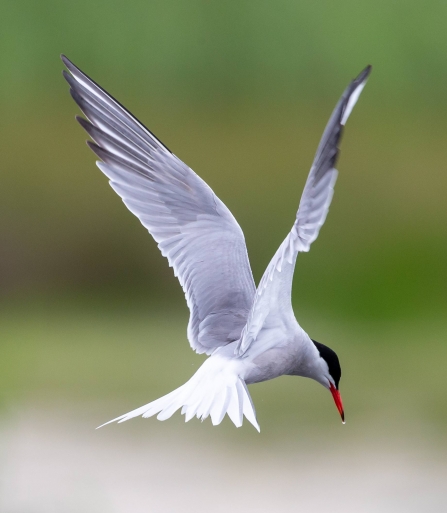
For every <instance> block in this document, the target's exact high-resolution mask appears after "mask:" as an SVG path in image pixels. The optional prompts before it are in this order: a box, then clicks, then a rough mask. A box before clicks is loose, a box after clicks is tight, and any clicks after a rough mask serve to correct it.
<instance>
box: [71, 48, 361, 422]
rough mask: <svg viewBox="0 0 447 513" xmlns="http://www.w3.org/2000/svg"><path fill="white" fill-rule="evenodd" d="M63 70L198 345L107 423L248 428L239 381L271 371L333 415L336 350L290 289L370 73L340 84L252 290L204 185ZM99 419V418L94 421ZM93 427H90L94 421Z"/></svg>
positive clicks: (248, 404) (226, 219)
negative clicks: (327, 398) (189, 361)
mask: <svg viewBox="0 0 447 513" xmlns="http://www.w3.org/2000/svg"><path fill="white" fill-rule="evenodd" d="M62 60H63V62H64V64H65V66H66V67H67V69H68V72H67V71H65V70H64V72H63V74H64V77H65V79H66V80H67V82H68V84H69V85H70V93H71V95H72V97H73V99H74V101H75V102H76V103H77V104H78V106H79V107H80V109H81V111H82V112H83V113H84V115H85V118H86V119H85V118H82V117H77V118H76V119H77V120H78V121H79V123H80V124H81V126H82V127H83V128H84V129H85V130H86V132H87V133H88V135H89V136H90V137H91V139H92V140H93V142H92V141H88V143H87V144H88V145H89V147H90V148H91V149H92V150H93V151H94V153H95V154H96V155H97V156H98V157H99V159H100V160H99V161H98V162H97V166H98V167H99V169H100V170H101V171H102V172H103V173H104V174H105V175H106V176H107V178H108V179H109V183H110V185H111V187H112V188H113V189H114V190H115V192H116V193H117V194H118V195H119V196H120V197H121V199H122V200H123V202H124V204H125V205H126V206H127V208H128V209H129V210H130V211H131V212H132V213H133V214H135V215H136V216H137V217H138V219H139V220H140V221H141V223H142V224H143V226H144V227H145V228H146V229H147V230H148V231H149V233H150V234H151V235H152V237H153V238H154V239H155V240H156V242H157V243H158V247H159V248H160V251H161V252H162V254H163V255H164V256H165V257H166V258H167V259H168V262H169V265H170V266H171V267H173V269H174V273H175V275H176V276H177V277H178V279H179V281H180V284H181V286H182V288H183V291H184V293H185V297H186V302H187V304H188V307H189V309H190V318H189V323H188V329H187V335H188V340H189V343H190V345H191V348H192V349H194V350H195V351H196V352H197V353H205V354H207V355H209V358H208V359H207V360H205V362H204V363H203V364H202V366H201V367H200V368H199V369H198V371H197V372H196V373H195V374H194V375H193V376H192V378H191V379H190V380H189V381H187V382H186V383H185V384H184V385H182V386H181V387H179V388H177V389H176V390H174V391H173V392H171V393H169V394H167V395H165V396H163V397H161V398H159V399H157V400H155V401H152V402H150V403H148V404H146V405H144V406H141V407H140V408H137V409H136V410H133V411H131V412H129V413H126V414H124V415H121V416H119V417H117V418H116V419H113V420H111V421H109V422H106V424H109V423H110V422H115V421H117V422H124V421H126V420H129V419H131V418H133V417H137V416H140V415H141V416H143V417H151V416H153V415H156V414H157V418H158V419H159V420H165V419H168V418H169V417H171V416H172V415H173V414H174V413H175V412H176V411H177V410H179V409H180V408H181V413H182V414H184V415H185V420H186V421H189V420H190V419H191V418H192V417H193V416H197V418H200V419H202V420H204V419H206V418H207V417H208V416H210V417H211V421H212V423H213V425H217V424H220V423H221V422H222V419H223V418H224V417H225V414H228V416H229V417H230V419H231V420H232V421H233V423H234V424H235V425H236V426H237V427H240V426H241V425H242V422H243V417H244V416H245V417H246V418H247V420H248V421H249V422H251V424H253V426H254V427H255V428H256V429H257V430H258V431H259V424H258V422H257V420H256V412H255V408H254V405H253V402H252V399H251V397H250V394H249V391H248V389H247V385H249V384H252V383H259V382H261V381H266V380H269V379H273V378H276V377H278V376H283V375H291V376H303V377H306V378H312V379H314V380H315V381H317V382H318V383H321V385H323V386H324V387H325V388H327V389H328V390H329V391H330V392H331V394H332V397H333V399H334V402H335V405H336V407H337V409H338V411H339V413H340V416H341V419H342V421H343V423H344V410H343V403H342V399H341V396H340V392H339V382H340V377H341V368H340V363H339V360H338V357H337V355H336V353H335V352H334V351H333V350H332V349H330V348H329V347H327V346H325V345H323V344H321V343H319V342H316V341H315V340H312V339H311V338H310V337H309V335H308V334H307V333H306V332H305V331H304V330H303V328H301V326H300V325H299V324H298V322H297V320H296V319H295V315H294V313H293V309H292V301H291V292H292V281H293V272H294V269H295V262H296V258H297V256H298V253H300V252H302V251H309V248H310V245H311V244H312V242H313V241H314V240H315V239H316V238H317V236H318V232H319V231H320V228H321V226H322V225H323V223H324V221H325V218H326V215H327V213H328V209H329V205H330V202H331V199H332V195H333V190H334V185H335V181H336V179H337V170H336V169H335V164H336V161H337V157H338V153H339V143H340V139H341V135H342V132H343V127H344V125H345V123H346V121H347V119H348V117H349V115H350V113H351V111H352V109H353V107H354V105H355V103H356V102H357V100H358V98H359V95H360V93H361V91H362V89H363V87H364V86H365V83H366V80H367V78H368V76H369V74H370V71H371V66H368V67H366V68H365V69H364V70H363V71H362V72H361V73H360V75H359V76H358V77H357V78H355V79H354V80H353V81H352V82H351V83H350V84H349V86H348V87H347V88H346V90H345V91H344V93H343V95H342V97H341V99H340V100H339V102H338V103H337V105H336V107H335V109H334V111H333V113H332V115H331V117H330V119H329V122H328V124H327V126H326V128H325V130H324V132H323V136H322V138H321V141H320V144H319V146H318V149H317V152H316V155H315V159H314V161H313V164H312V167H311V169H310V172H309V176H308V178H307V181H306V184H305V187H304V191H303V194H302V196H301V201H300V204H299V208H298V212H297V215H296V219H295V221H294V223H293V226H292V229H291V231H290V233H289V234H288V235H287V237H286V238H285V239H284V241H283V243H282V244H281V245H280V247H279V248H278V250H277V252H276V253H275V255H274V257H273V258H272V260H271V262H270V263H269V265H268V267H267V269H266V271H265V273H264V275H263V277H262V279H261V281H260V283H259V285H258V287H257V288H256V286H255V283H254V280H253V276H252V272H251V268H250V263H249V260H248V254H247V248H246V246H245V240H244V235H243V233H242V230H241V228H240V226H239V224H238V223H237V221H236V219H235V218H234V217H233V215H232V214H231V212H230V211H229V210H228V208H227V207H226V206H225V205H224V203H222V201H221V200H220V199H219V198H218V197H217V196H216V195H215V194H214V192H213V191H212V190H211V188H210V187H209V186H208V185H207V184H206V183H205V182H204V181H203V180H202V179H201V178H200V177H199V176H198V175H197V174H196V173H195V172H194V171H193V170H192V169H190V168H189V167H188V166H187V165H186V164H184V163H183V162H182V161H181V160H180V159H179V158H178V157H176V156H175V155H174V154H173V153H172V152H171V151H170V150H169V149H168V148H167V147H166V146H165V145H164V144H163V143H162V142H161V141H160V140H159V139H158V138H157V137H156V136H155V135H154V134H153V133H152V132H151V131H150V130H148V129H147V128H146V127H145V126H144V125H143V124H142V123H140V122H139V121H138V120H137V119H136V118H135V117H134V116H133V115H132V114H131V113H130V112H129V111H127V110H126V109H125V108H124V107H123V106H122V105H121V104H120V103H118V102H117V101H116V100H115V99H114V98H112V96H110V95H109V94H108V93H107V92H106V91H105V90H104V89H102V88H101V87H100V86H99V85H98V84H96V83H95V82H94V81H93V80H92V79H90V78H89V77H88V76H87V75H86V74H85V73H83V72H82V71H81V70H80V69H79V68H77V67H76V66H75V65H74V64H73V63H72V62H70V61H69V60H68V59H67V58H66V57H65V56H62ZM104 425H105V424H103V426H104ZM100 427H101V426H100Z"/></svg>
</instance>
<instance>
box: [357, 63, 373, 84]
mask: <svg viewBox="0 0 447 513" xmlns="http://www.w3.org/2000/svg"><path fill="white" fill-rule="evenodd" d="M371 71H372V66H371V64H368V66H366V68H365V69H364V70H363V71H362V72H361V73H360V74H359V76H358V77H357V78H356V79H355V82H358V83H360V82H364V81H365V80H366V79H367V78H368V77H369V75H370V74H371Z"/></svg>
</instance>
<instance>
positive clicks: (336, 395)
mask: <svg viewBox="0 0 447 513" xmlns="http://www.w3.org/2000/svg"><path fill="white" fill-rule="evenodd" d="M329 390H330V391H331V394H332V397H333V398H334V402H335V406H336V407H337V410H338V412H339V413H340V417H341V421H342V422H343V424H344V423H345V412H344V411H343V402H342V400H341V395H340V392H339V391H338V390H337V389H336V388H335V387H334V385H333V384H332V383H329Z"/></svg>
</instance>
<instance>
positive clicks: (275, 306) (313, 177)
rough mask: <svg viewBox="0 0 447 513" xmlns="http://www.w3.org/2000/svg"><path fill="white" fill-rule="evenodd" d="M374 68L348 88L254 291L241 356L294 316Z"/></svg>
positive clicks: (240, 345)
mask: <svg viewBox="0 0 447 513" xmlns="http://www.w3.org/2000/svg"><path fill="white" fill-rule="evenodd" d="M370 71H371V66H368V67H367V68H365V69H364V70H363V71H362V72H361V73H360V75H359V76H358V77H357V78H355V79H354V80H353V81H352V82H351V83H350V84H349V86H348V87H347V88H346V90H345V92H344V93H343V95H342V97H341V98H340V100H339V102H338V104H337V106H336V107H335V109H334V111H333V113H332V116H331V117H330V119H329V122H328V124H327V125H326V128H325V130H324V132H323V136H322V138H321V141H320V144H319V146H318V149H317V153H316V154H315V158H314V161H313V164H312V167H311V169H310V172H309V176H308V178H307V181H306V185H305V187H304V191H303V194H302V196H301V201H300V205H299V208H298V212H297V215H296V220H295V223H294V225H293V226H292V230H291V231H290V233H289V235H288V236H287V237H286V238H285V240H284V241H283V243H282V244H281V246H280V247H279V248H278V250H277V252H276V253H275V256H274V257H273V258H272V260H271V261H270V264H269V265H268V267H267V269H266V271H265V273H264V275H263V277H262V279H261V282H260V283H259V286H258V289H257V291H256V297H255V300H254V303H253V306H252V308H251V310H250V314H249V316H248V319H247V324H246V325H245V327H244V329H243V331H242V334H241V338H240V341H239V343H238V346H237V348H236V353H237V354H239V355H243V354H244V353H245V352H246V351H247V349H248V348H249V347H250V346H251V345H252V344H253V342H254V341H255V340H256V338H257V336H258V334H259V332H260V331H261V329H262V328H263V327H270V328H273V327H275V326H276V324H277V323H281V322H283V320H284V319H287V317H288V316H289V317H290V316H293V310H292V302H291V294H292V281H293V271H294V268H295V262H296V258H297V256H298V253H299V252H301V251H309V249H310V245H311V244H312V242H313V241H314V240H315V239H316V238H317V237H318V232H319V231H320V228H321V226H322V225H323V223H324V221H325V219H326V215H327V213H328V210H329V205H330V203H331V200H332V195H333V193H334V185H335V181H336V179H337V170H336V169H335V164H336V161H337V157H338V153H339V147H338V146H339V143H340V139H341V135H342V131H343V127H344V125H345V123H346V121H347V119H348V117H349V114H350V113H351V111H352V109H353V107H354V105H355V103H356V102H357V100H358V98H359V96H360V93H361V92H362V89H363V87H364V86H365V83H366V80H367V78H368V75H369V73H370Z"/></svg>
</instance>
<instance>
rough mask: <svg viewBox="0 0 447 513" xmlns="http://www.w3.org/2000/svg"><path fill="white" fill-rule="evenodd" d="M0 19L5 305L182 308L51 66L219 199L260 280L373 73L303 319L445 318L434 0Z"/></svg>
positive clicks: (17, 5) (438, 11) (302, 285)
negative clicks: (358, 86)
mask: <svg viewBox="0 0 447 513" xmlns="http://www.w3.org/2000/svg"><path fill="white" fill-rule="evenodd" d="M0 5H1V7H2V16H1V19H0V41H1V47H2V49H3V51H2V52H0V72H1V73H0V76H1V77H2V80H1V81H0V92H1V95H0V107H1V111H2V123H1V125H0V137H1V141H2V151H1V162H2V191H1V195H2V196H1V198H2V200H1V205H0V265H1V269H0V290H1V295H2V296H3V297H4V298H9V300H11V298H16V299H17V300H21V299H23V298H24V297H26V296H30V297H33V298H35V300H36V301H39V300H40V298H41V297H42V296H54V295H56V296H64V295H65V296H66V295H68V296H70V295H77V294H80V295H84V296H91V295H101V294H102V296H101V297H104V296H108V299H109V300H111V299H113V298H114V297H115V298H117V299H116V301H118V302H120V301H125V302H126V303H127V302H129V301H132V300H135V302H138V301H145V302H153V303H157V302H159V301H162V302H163V301H165V302H166V301H167V300H168V299H170V300H171V301H172V298H175V300H176V301H177V303H178V304H179V305H180V304H183V299H182V293H181V290H180V288H179V286H178V284H177V283H176V280H175V278H174V277H173V276H172V272H171V270H169V269H168V266H167V264H166V262H165V261H164V259H163V258H162V257H161V256H160V255H159V254H158V250H157V248H156V246H155V244H154V242H153V241H152V240H151V239H150V237H149V236H148V235H147V234H146V233H145V230H144V229H143V228H142V227H141V226H140V225H139V223H138V221H137V220H136V219H135V218H133V217H132V215H131V214H129V213H127V212H126V210H125V208H124V206H123V205H122V204H121V202H120V201H119V199H118V198H117V197H116V196H115V194H114V193H113V191H111V190H110V189H109V188H108V187H107V184H106V181H105V179H104V177H103V176H102V175H101V173H100V172H99V171H98V170H97V169H96V168H95V167H94V163H93V162H94V156H93V155H92V154H91V153H90V152H89V151H88V150H87V148H86V147H85V145H84V144H83V140H84V139H85V136H84V134H83V133H82V131H81V129H80V128H79V127H78V126H77V125H76V123H75V122H74V120H73V116H74V114H75V113H78V112H77V109H76V106H75V105H74V104H73V102H72V100H71V98H70V96H69V94H68V88H67V86H66V84H65V83H64V81H63V80H62V78H61V75H60V71H61V69H62V64H61V62H60V61H59V59H58V54H59V53H60V52H64V53H65V54H67V56H68V57H69V58H71V59H72V60H73V61H74V62H75V63H76V64H77V65H78V66H80V67H81V68H82V69H83V70H85V71H86V72H87V73H88V74H89V75H91V76H92V78H94V79H95V80H96V81H98V82H99V83H100V84H101V85H102V86H103V87H105V88H106V89H107V90H108V91H110V92H111V93H112V94H113V95H114V96H116V97H117V98H118V99H119V100H120V101H121V102H122V103H123V104H125V105H126V106H127V107H128V108H129V109H131V111H133V112H134V113H135V115H136V116H137V117H138V118H140V119H141V120H142V121H143V122H145V123H146V124H147V125H148V126H149V127H150V128H151V129H152V130H153V131H154V132H155V133H156V134H157V135H158V136H159V137H160V138H161V140H163V141H164V142H165V143H166V144H167V145H168V146H169V147H170V148H171V149H173V151H174V152H175V153H176V154H177V155H178V156H179V157H180V158H182V159H183V160H184V161H185V162H186V163H187V164H188V165H190V166H191V167H192V168H193V169H194V170H195V171H196V172H198V173H199V174H200V176H202V177H203V178H204V179H205V180H206V181H207V182H208V183H209V184H210V185H211V186H212V187H213V189H214V190H215V192H216V193H217V194H218V195H219V197H220V198H221V199H222V200H223V201H224V202H225V203H226V204H227V205H228V207H229V208H230V209H231V211H232V212H233V213H234V215H235V217H236V218H237V219H238V220H239V222H240V224H241V226H242V228H243V229H244V232H245V235H246V239H247V245H248V248H249V254H250V259H251V263H252V266H253V270H254V274H255V278H256V279H259V278H260V276H261V275H262V272H263V269H264V268H265V266H266V265H267V263H268V261H269V259H270V257H271V256H272V255H273V254H274V252H275V250H276V248H277V246H278V245H279V243H280V242H281V240H282V239H283V237H284V236H285V235H286V233H287V232H288V230H289V228H290V226H291V224H292V222H293V219H294V216H295V213H296V209H297V206H298V202H299V197H300V194H301V190H302V187H303V184H304V181H305V178H306V175H307V171H308V169H309V166H310V163H311V161H312V157H313V153H314V151H315V149H316V147H317V144H318V140H319V137H320V135H321V133H322V130H323V128H324V125H325V123H326V120H327V119H328V117H329V115H330V112H331V110H332V108H333V106H334V105H335V103H336V101H337V99H338V97H339V95H340V94H341V92H342V90H343V89H344V87H345V86H346V85H347V83H348V82H349V80H350V79H351V78H352V77H353V76H355V75H356V74H357V73H358V72H359V71H360V70H361V69H362V68H363V67H364V66H365V65H366V64H368V63H371V64H373V67H374V69H373V73H372V76H371V79H370V81H369V83H368V85H367V87H366V89H365V91H364V93H363V95H362V98H361V100H360V101H359V103H358V105H357V107H356V109H355V111H354V113H353V115H352V117H351V119H350V120H349V123H348V126H347V129H346V133H345V140H344V142H343V147H342V156H341V159H340V163H339V166H338V167H339V170H340V176H339V181H338V184H337V189H336V194H335V198H334V202H333V206H332V208H331V212H330V214H329V217H328V221H327V224H326V226H325V227H324V228H323V229H322V232H321V235H320V238H319V240H318V241H317V242H316V243H315V244H314V246H313V247H312V251H311V254H310V256H307V255H301V256H300V257H299V261H298V266H297V273H296V280H295V287H294V294H295V304H296V309H297V310H300V312H301V311H303V305H310V307H311V308H312V309H314V310H317V309H318V310H319V311H320V312H321V316H322V317H326V316H332V315H337V316H346V318H349V319H352V320H355V319H359V320H362V319H366V320H370V321H377V320H388V321H391V320H393V319H395V318H401V319H407V318H408V319H409V318H414V317H417V316H422V315H424V316H428V317H430V318H431V316H432V315H433V314H438V313H439V315H444V314H443V312H445V308H446V307H447V289H446V287H445V269H446V265H445V262H446V255H447V223H446V219H447V213H446V202H445V196H446V190H447V177H446V176H447V173H446V171H445V167H446V165H445V162H446V144H445V140H446V134H447V123H446V115H445V111H446V107H447V95H446V93H445V83H446V82H447V66H446V65H445V48H446V43H447V32H446V31H445V21H446V16H447V4H446V3H445V2H441V1H433V0H430V1H428V2H424V3H421V2H416V1H414V0H411V1H406V2H403V1H392V2H390V1H387V2H385V1H383V0H379V1H378V2H374V3H373V2H360V3H359V2H354V1H353V0H343V2H336V3H334V2H329V1H327V0H326V1H321V2H310V1H304V2H296V1H290V0H279V1H278V2H274V3H272V2H267V1H264V0H261V1H258V2H249V1H245V0H243V1H240V0H238V1H227V2H223V3H222V2H221V3H209V2H202V1H198V0H193V1H190V2H179V1H173V0H168V1H166V0H163V1H159V0H157V1H147V0H145V1H132V2H118V1H111V0H109V1H107V2H106V1H104V0H100V1H93V2H92V1H91V0H89V1H88V2H87V1H85V0H79V1H78V2H60V1H59V2H58V1H55V0H41V1H39V2H34V1H31V0H22V1H19V2H16V1H15V2H13V1H11V0H9V1H5V0H3V1H2V2H1V3H0ZM98 297H99V296H98ZM124 298H125V299H124ZM306 311H308V310H304V312H306ZM299 317H300V318H302V317H301V316H300V315H299Z"/></svg>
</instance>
